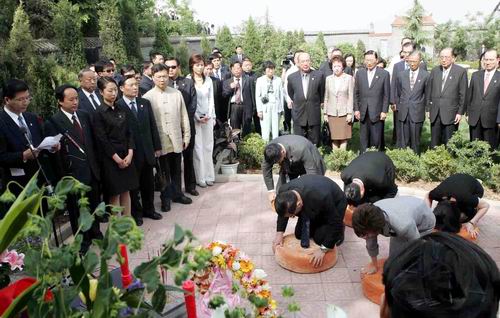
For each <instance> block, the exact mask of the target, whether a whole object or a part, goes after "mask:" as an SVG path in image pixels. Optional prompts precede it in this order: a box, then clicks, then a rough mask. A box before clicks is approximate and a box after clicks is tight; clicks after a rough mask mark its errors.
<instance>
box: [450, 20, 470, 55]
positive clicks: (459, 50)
mask: <svg viewBox="0 0 500 318" xmlns="http://www.w3.org/2000/svg"><path fill="white" fill-rule="evenodd" d="M469 43H470V39H469V34H468V32H467V30H466V29H465V27H463V26H460V25H457V26H456V27H455V33H454V34H453V38H452V40H451V47H453V50H454V51H455V53H456V54H457V56H458V57H459V58H462V59H463V60H465V59H466V58H467V47H468V44H469Z"/></svg>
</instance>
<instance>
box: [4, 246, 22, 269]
mask: <svg viewBox="0 0 500 318" xmlns="http://www.w3.org/2000/svg"><path fill="white" fill-rule="evenodd" d="M0 263H8V264H9V265H10V269H11V270H12V271H15V270H16V269H19V270H22V269H23V265H24V254H23V253H19V254H18V253H17V252H16V251H15V250H12V251H10V252H9V251H8V250H5V251H4V252H3V253H2V254H0Z"/></svg>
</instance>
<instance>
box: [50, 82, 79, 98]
mask: <svg viewBox="0 0 500 318" xmlns="http://www.w3.org/2000/svg"><path fill="white" fill-rule="evenodd" d="M68 88H72V89H74V90H75V91H77V92H78V89H77V88H76V87H75V86H73V85H71V84H63V85H60V86H57V87H56V89H55V96H56V99H57V100H58V101H60V102H62V101H64V97H65V95H64V91H66V90H67V89H68Z"/></svg>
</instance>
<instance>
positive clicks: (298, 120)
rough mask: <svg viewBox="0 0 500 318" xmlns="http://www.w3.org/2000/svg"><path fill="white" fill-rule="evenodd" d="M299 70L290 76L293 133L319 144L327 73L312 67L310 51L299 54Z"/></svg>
mask: <svg viewBox="0 0 500 318" xmlns="http://www.w3.org/2000/svg"><path fill="white" fill-rule="evenodd" d="M298 62H299V71H298V72H295V73H292V74H291V75H290V76H289V77H288V84H287V86H288V87H287V90H288V96H289V97H290V99H291V100H292V118H293V133H294V134H295V135H300V136H304V137H306V138H307V139H309V140H310V141H311V142H312V143H313V144H315V145H316V146H318V145H319V134H320V127H321V106H322V103H323V99H324V96H325V75H324V74H323V73H322V72H320V71H316V70H312V69H311V57H310V56H309V54H308V53H300V54H299V56H298Z"/></svg>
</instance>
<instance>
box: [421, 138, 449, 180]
mask: <svg viewBox="0 0 500 318" xmlns="http://www.w3.org/2000/svg"><path fill="white" fill-rule="evenodd" d="M420 163H421V167H422V168H421V169H422V170H421V171H422V176H423V178H424V179H425V180H432V181H442V180H444V179H446V178H447V177H449V176H450V175H452V174H453V173H455V164H454V161H453V158H452V156H451V154H450V153H449V152H448V150H446V147H445V146H444V145H441V146H439V147H436V148H434V149H430V150H427V151H426V152H425V153H423V154H422V156H421V157H420Z"/></svg>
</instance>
